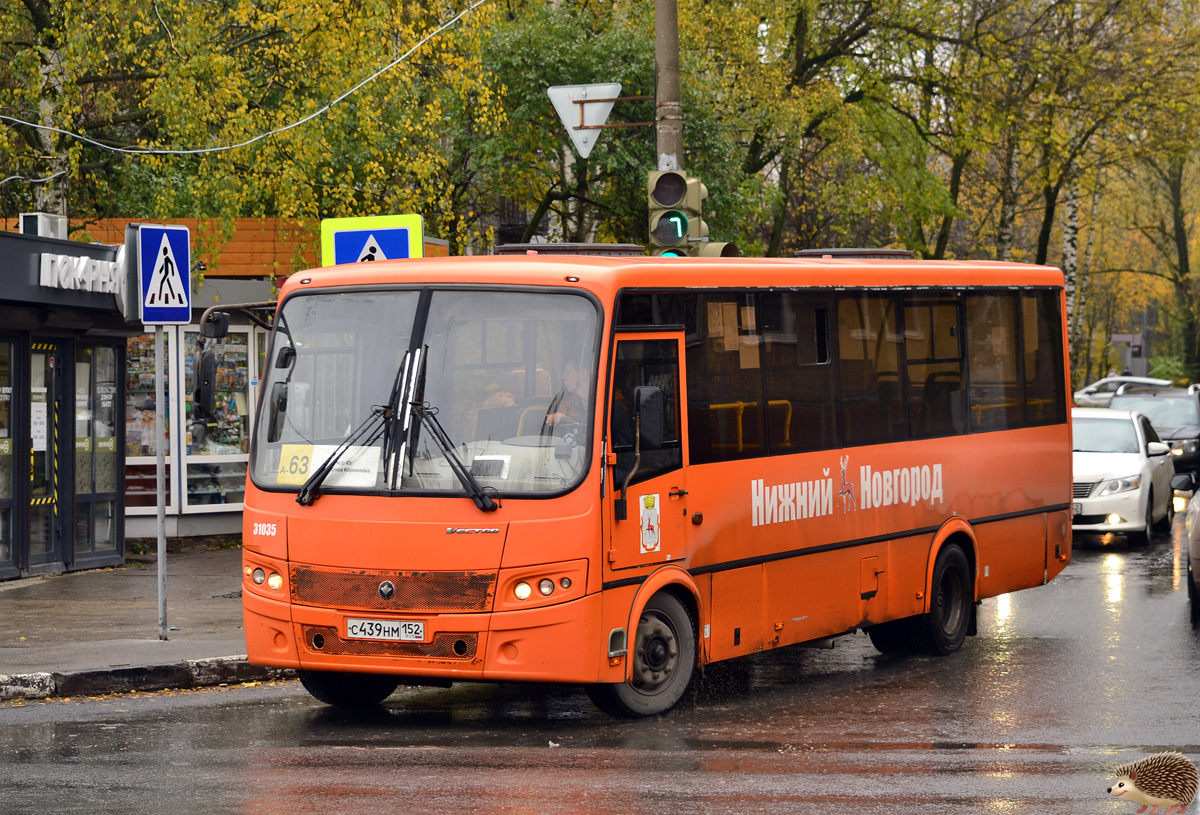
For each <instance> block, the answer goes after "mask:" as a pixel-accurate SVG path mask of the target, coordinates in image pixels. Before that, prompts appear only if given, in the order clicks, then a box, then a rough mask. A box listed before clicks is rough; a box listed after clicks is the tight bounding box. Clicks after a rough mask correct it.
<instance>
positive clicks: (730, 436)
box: [687, 292, 767, 464]
mask: <svg viewBox="0 0 1200 815" xmlns="http://www.w3.org/2000/svg"><path fill="white" fill-rule="evenodd" d="M756 297H757V295H755V294H753V293H750V292H720V293H716V294H705V295H701V296H700V297H699V298H698V301H697V305H698V313H697V314H696V318H695V319H696V323H697V325H696V326H695V333H694V334H693V333H689V334H688V342H687V355H688V394H687V400H688V434H689V436H690V438H689V440H688V450H689V452H690V460H691V463H692V464H705V463H707V462H711V461H730V460H732V459H739V458H751V457H754V456H765V455H766V454H767V446H766V438H765V437H766V434H765V432H764V429H765V428H764V425H765V422H764V421H763V402H764V400H763V371H762V356H761V353H762V345H761V335H760V333H759V327H758V310H757V308H756V306H755V300H756Z"/></svg>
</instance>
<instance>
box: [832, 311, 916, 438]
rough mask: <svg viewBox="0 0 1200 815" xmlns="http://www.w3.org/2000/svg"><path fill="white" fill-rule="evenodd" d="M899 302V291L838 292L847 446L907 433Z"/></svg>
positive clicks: (901, 435)
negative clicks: (893, 292)
mask: <svg viewBox="0 0 1200 815" xmlns="http://www.w3.org/2000/svg"><path fill="white" fill-rule="evenodd" d="M898 303H899V297H898V295H896V294H892V293H890V292H889V293H875V292H855V293H846V294H843V295H841V296H839V297H838V312H837V320H838V346H837V347H838V373H839V379H840V383H839V384H840V388H839V393H840V396H841V406H842V410H841V417H842V444H843V445H845V446H846V447H853V446H856V445H860V444H883V443H886V442H892V441H905V440H907V439H908V418H907V410H906V407H907V406H906V404H905V400H904V381H903V379H902V378H901V376H900V365H901V362H902V359H903V356H904V335H903V334H902V333H901V328H900V326H899V325H898V324H897V323H898V321H899V314H898V312H899V306H898Z"/></svg>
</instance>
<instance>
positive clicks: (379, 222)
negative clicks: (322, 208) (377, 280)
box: [321, 215, 425, 266]
mask: <svg viewBox="0 0 1200 815" xmlns="http://www.w3.org/2000/svg"><path fill="white" fill-rule="evenodd" d="M424 255H425V229H424V222H423V221H422V219H421V216H420V215H375V216H371V217H365V218H326V219H325V220H323V221H321V265H322V266H338V265H341V264H343V263H368V262H371V261H376V260H397V259H400V258H419V257H424Z"/></svg>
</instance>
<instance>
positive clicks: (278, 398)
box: [267, 382, 288, 442]
mask: <svg viewBox="0 0 1200 815" xmlns="http://www.w3.org/2000/svg"><path fill="white" fill-rule="evenodd" d="M287 392H288V386H287V383H286V382H276V383H275V384H274V385H272V386H271V404H270V414H269V415H270V420H269V423H268V425H267V441H270V442H276V441H279V439H280V437H282V436H283V417H284V415H286V414H287V397H288V393H287Z"/></svg>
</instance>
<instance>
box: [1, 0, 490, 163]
mask: <svg viewBox="0 0 1200 815" xmlns="http://www.w3.org/2000/svg"><path fill="white" fill-rule="evenodd" d="M486 2H488V0H476V2H475V3H473V4H472V5H470V6H468V7H467V8H465V9H463V10H462V11H460V12H459V13H458V14H456V15H455V16H454V17H453V18H451V19H450V20H448V21H447V22H445V23H443V24H442V25H440V26H438V27H437V28H436V29H434V30H433V31H431V32H430V33H428V34H426V35H425V36H424V37H422V38H421V39H420V40H419V41H418V42H417V44H416V45H414V46H413V47H412V48H409V49H408V50H407V51H405V52H404V53H403V54H401V55H400V56H398V57H397V58H396V59H394V60H392V61H391V62H389V63H388V64H387V65H385V66H383V67H382V68H380V69H379V70H378V71H376V72H375V73H373V74H371V75H370V76H368V77H367V78H366V79H364V80H362V81H361V82H359V83H358V84H357V85H355V86H354V87H352V88H350V89H349V90H348V91H346V92H345V93H343V94H342V95H341V96H338V97H337V98H336V99H334V100H333V101H331V102H329V104H327V105H325V106H323V107H321V108H319V109H318V110H315V111H313V112H312V113H310V114H308V115H307V116H304V117H302V118H300V119H297V120H296V121H294V122H292V123H291V124H288V125H284V126H283V127H279V128H276V129H274V130H269V131H267V132H266V133H261V134H259V135H257V136H254V137H253V138H250V139H246V140H245V141H241V142H238V143H237V144H226V145H220V146H217V147H185V148H173V149H157V148H152V147H116V146H114V145H111V144H104V143H103V142H99V141H96V140H95V139H92V138H89V137H88V136H84V135H83V134H81V133H73V132H71V131H70V130H64V129H62V128H59V127H54V126H52V125H40V124H36V123H34V122H27V121H24V120H23V119H18V118H17V117H15V116H8V115H6V114H0V121H4V122H10V123H12V124H17V125H24V126H26V127H32V128H36V129H38V130H45V131H49V132H51V133H58V134H60V135H63V136H67V137H69V138H72V139H75V140H77V141H81V142H84V143H85V144H90V145H92V146H94V147H99V148H100V149H101V150H108V151H109V152H112V153H123V154H126V155H139V156H191V155H200V154H205V153H224V152H228V151H229V150H238V149H240V148H242V147H247V146H249V145H251V144H254V143H255V142H260V141H262V140H263V139H267V138H270V137H271V136H277V135H279V134H280V133H286V132H287V131H289V130H293V129H295V128H297V127H299V126H300V125H302V124H305V123H307V122H310V121H312V120H313V119H315V118H317V117H318V116H321V115H322V114H324V113H326V112H328V111H329V110H330V109H331V108H333V106H334V105H337V104H338V103H340V102H343V101H345V100H346V99H348V98H349V97H351V96H353V95H354V94H355V93H357V92H358V91H360V90H362V88H364V87H366V86H367V85H369V84H370V83H372V82H374V81H375V80H376V79H378V78H379V77H380V76H382V75H383V74H385V73H387V72H388V71H390V70H391V69H392V68H395V67H396V66H397V65H399V64H400V63H401V62H404V61H405V60H406V59H408V58H409V57H410V56H412V55H413V54H414V53H416V51H417V50H418V49H420V47H421V46H422V45H424V44H425V43H427V42H429V41H430V40H431V39H433V38H434V37H436V36H437V35H438V34H441V33H442V32H443V31H445V30H446V29H448V28H450V26H452V25H454V24H455V23H457V22H458V21H459V20H461V19H462V18H463V17H465V16H466V15H467V14H470V13H471V12H472V11H474V10H475V9H477V8H479V7H480V6H482V5H483V4H484V3H486ZM63 172H65V171H63ZM58 175H61V173H55V175H53V176H50V177H48V178H44V179H39V180H40V181H49V180H50V179H51V178H55V177H56V176H58ZM12 178H15V176H13V177H10V178H6V179H4V181H9V180H11V179H12ZM0 183H4V182H0Z"/></svg>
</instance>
